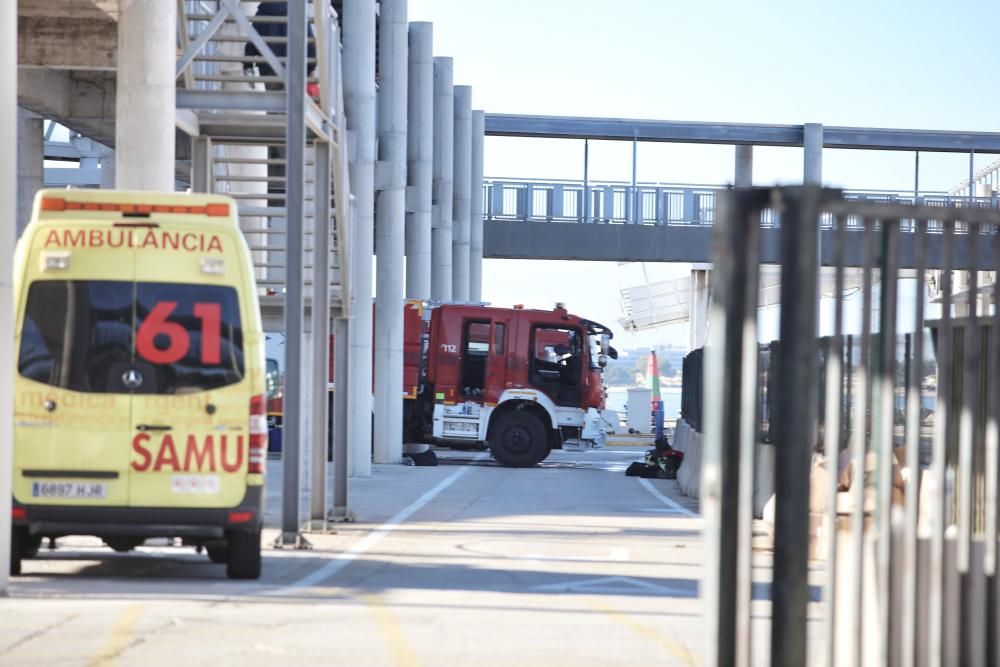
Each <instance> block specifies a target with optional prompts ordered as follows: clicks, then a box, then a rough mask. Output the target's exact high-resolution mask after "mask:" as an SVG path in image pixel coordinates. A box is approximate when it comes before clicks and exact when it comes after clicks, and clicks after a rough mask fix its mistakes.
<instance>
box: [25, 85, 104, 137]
mask: <svg viewBox="0 0 1000 667" xmlns="http://www.w3.org/2000/svg"><path fill="white" fill-rule="evenodd" d="M17 103H18V105H19V106H21V107H23V108H25V109H28V110H29V111H33V112H35V113H36V114H38V115H39V116H42V117H43V118H48V119H49V120H54V121H56V122H58V123H61V124H62V125H65V126H66V127H68V128H69V129H71V130H74V131H76V132H79V133H80V134H83V135H86V136H88V137H90V138H91V139H94V140H95V141H98V142H100V143H102V144H104V145H106V146H113V145H114V143H115V141H114V140H115V75H114V73H113V72H65V71H58V70H51V69H33V68H23V69H18V73H17Z"/></svg>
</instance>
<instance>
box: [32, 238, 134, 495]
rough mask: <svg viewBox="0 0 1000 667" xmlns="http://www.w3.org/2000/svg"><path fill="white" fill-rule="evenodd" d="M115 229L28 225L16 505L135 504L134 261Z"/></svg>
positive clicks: (130, 251)
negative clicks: (132, 476) (132, 473)
mask: <svg viewBox="0 0 1000 667" xmlns="http://www.w3.org/2000/svg"><path fill="white" fill-rule="evenodd" d="M128 234H129V230H128V229H127V228H124V227H120V226H119V225H117V224H115V223H114V222H113V221H111V220H101V219H90V220H83V221H81V220H72V219H67V220H65V221H54V222H51V223H48V224H44V225H37V226H36V225H32V226H29V228H28V232H27V233H26V236H25V237H24V238H23V239H22V241H21V242H22V243H28V244H30V247H29V248H28V252H27V253H26V257H27V260H26V261H25V262H24V264H23V266H22V274H21V275H20V276H18V278H19V281H18V296H17V300H18V312H17V314H16V317H17V323H18V324H17V330H16V338H15V346H16V347H15V349H16V359H17V373H16V375H15V397H16V398H15V426H14V439H15V443H16V446H15V448H14V479H13V482H14V497H15V498H16V499H17V500H18V501H19V502H21V503H25V504H42V505H95V506H125V505H127V504H128V501H129V498H128V493H129V487H128V475H129V461H130V447H129V443H130V440H131V426H130V422H131V391H132V389H131V383H132V381H133V380H134V366H133V363H132V362H133V357H132V351H133V327H132V317H133V307H132V306H133V287H134V283H133V278H134V272H135V253H134V252H133V251H132V250H131V249H129V247H128V241H127V239H128Z"/></svg>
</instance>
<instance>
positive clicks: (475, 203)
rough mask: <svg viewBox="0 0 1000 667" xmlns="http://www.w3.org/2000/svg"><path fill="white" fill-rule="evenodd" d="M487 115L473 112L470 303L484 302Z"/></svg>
mask: <svg viewBox="0 0 1000 667" xmlns="http://www.w3.org/2000/svg"><path fill="white" fill-rule="evenodd" d="M485 140H486V114H485V113H484V112H482V111H473V112H472V192H471V199H470V204H471V205H470V207H469V211H470V213H469V301H472V302H473V303H478V302H480V301H482V300H483V144H484V142H485Z"/></svg>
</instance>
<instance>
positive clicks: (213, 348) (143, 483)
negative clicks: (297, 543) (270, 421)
mask: <svg viewBox="0 0 1000 667" xmlns="http://www.w3.org/2000/svg"><path fill="white" fill-rule="evenodd" d="M238 233H239V232H238V231H237V230H235V229H224V228H221V227H220V226H219V225H213V224H206V223H202V224H199V221H198V220H194V221H192V222H190V223H171V224H169V225H168V226H165V227H162V228H161V229H160V233H159V235H158V236H157V237H156V239H155V241H154V242H153V243H148V244H142V245H141V246H140V247H138V248H137V250H136V254H137V261H136V358H137V360H138V364H137V365H138V366H139V370H140V372H141V373H142V377H143V381H142V385H141V386H140V387H138V388H137V389H136V390H135V398H134V402H133V410H132V442H133V447H132V450H133V451H132V470H131V487H130V503H131V505H133V506H140V507H164V506H167V507H207V508H223V507H234V506H236V505H238V504H239V502H240V501H241V500H242V499H243V497H244V495H245V493H246V483H247V470H248V457H249V451H248V450H249V433H248V430H249V413H250V403H251V400H252V399H253V398H254V396H253V392H252V390H251V383H250V381H249V379H248V377H247V376H248V372H250V371H251V370H254V371H255V372H263V369H262V368H258V366H262V364H263V359H261V360H259V361H258V362H251V360H248V359H245V357H244V350H245V349H254V348H253V347H252V346H249V344H248V343H249V341H247V340H245V329H244V327H245V326H246V325H247V324H248V323H253V322H255V321H257V319H258V318H259V314H257V313H251V312H249V311H248V308H249V304H250V303H251V299H249V298H248V297H247V291H248V290H252V289H253V283H252V280H251V276H249V275H247V274H246V272H245V271H246V269H245V267H244V266H243V264H244V263H245V257H244V256H245V248H244V247H243V245H242V243H240V242H239V238H238V236H237V235H238ZM261 384H262V382H261ZM260 400H263V399H262V398H261V399H260ZM261 407H262V406H261Z"/></svg>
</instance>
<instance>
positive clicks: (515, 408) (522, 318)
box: [269, 301, 617, 467]
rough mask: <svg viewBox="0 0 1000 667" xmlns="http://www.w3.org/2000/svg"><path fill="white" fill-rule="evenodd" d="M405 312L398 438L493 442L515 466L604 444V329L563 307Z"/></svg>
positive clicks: (413, 305)
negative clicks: (400, 432) (556, 451)
mask: <svg viewBox="0 0 1000 667" xmlns="http://www.w3.org/2000/svg"><path fill="white" fill-rule="evenodd" d="M405 309H406V310H405V313H404V316H403V393H404V399H403V438H404V441H406V442H433V443H436V444H441V445H445V446H453V447H461V448H476V447H489V449H490V452H491V453H492V455H493V457H494V458H495V459H496V460H497V461H498V462H500V463H501V464H503V465H506V466H513V467H523V466H532V465H535V464H536V463H538V462H540V461H542V460H544V459H545V458H546V457H547V456H548V455H549V452H551V451H552V450H553V449H591V448H600V447H603V446H604V441H605V432H604V428H603V425H604V424H603V419H602V416H601V412H600V411H601V410H602V409H603V408H604V399H605V396H606V392H605V388H604V385H603V382H602V370H603V368H604V366H605V365H606V364H607V358H608V357H609V356H610V357H612V358H617V353H616V352H615V350H614V348H612V347H611V346H610V340H611V337H612V334H611V331H610V330H609V329H608V328H607V327H605V326H603V325H601V324H598V323H596V322H592V321H590V320H587V319H584V318H581V317H578V316H576V315H571V314H569V313H568V312H567V311H566V309H565V308H563V307H562V306H561V305H557V306H556V308H555V309H553V310H551V311H545V310H527V309H524V308H521V307H514V308H493V307H487V306H476V305H458V304H443V305H437V304H426V303H424V302H419V301H410V302H407V303H406V305H405ZM331 356H332V355H331ZM376 363H377V360H376ZM269 369H270V366H269ZM331 377H332V375H331ZM269 386H270V385H269ZM280 407H281V406H280V398H278V399H276V400H271V401H270V402H269V412H270V414H271V415H272V417H277V418H279V419H280Z"/></svg>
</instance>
